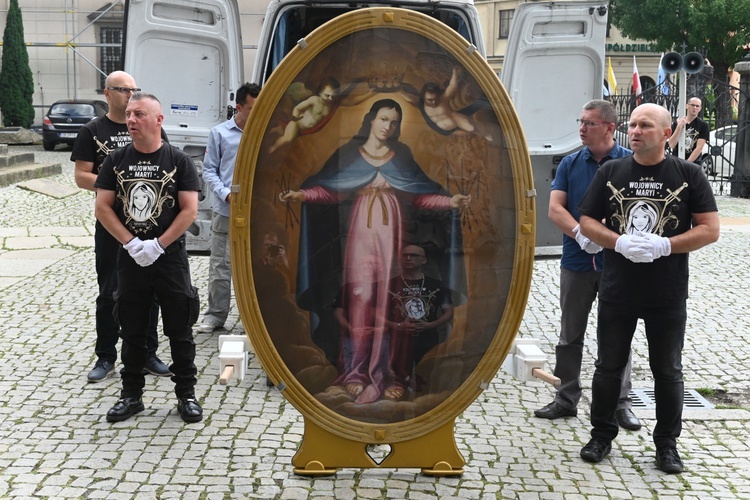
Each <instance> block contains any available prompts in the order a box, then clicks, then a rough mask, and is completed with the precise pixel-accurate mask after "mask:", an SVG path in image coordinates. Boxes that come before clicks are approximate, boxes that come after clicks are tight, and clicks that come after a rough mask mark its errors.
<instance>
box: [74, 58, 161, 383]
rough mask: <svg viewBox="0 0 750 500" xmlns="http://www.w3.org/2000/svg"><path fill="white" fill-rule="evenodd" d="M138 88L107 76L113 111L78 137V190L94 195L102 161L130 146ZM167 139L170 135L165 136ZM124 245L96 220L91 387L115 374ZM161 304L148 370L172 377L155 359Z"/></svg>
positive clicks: (151, 330) (151, 328) (152, 327)
mask: <svg viewBox="0 0 750 500" xmlns="http://www.w3.org/2000/svg"><path fill="white" fill-rule="evenodd" d="M139 90H140V89H139V88H138V87H136V84H135V80H134V79H133V77H132V76H130V75H129V74H128V73H125V72H124V71H115V72H113V73H110V74H109V76H107V79H106V81H105V88H104V97H105V98H106V99H107V102H108V103H109V112H108V113H107V114H106V115H104V116H102V117H100V118H96V119H94V120H91V121H90V122H88V123H87V124H86V125H84V126H83V127H82V128H81V130H80V131H79V132H78V137H76V142H75V144H74V145H73V152H72V153H71V155H70V160H71V161H74V162H75V181H76V184H77V185H78V187H80V188H82V189H88V190H89V191H94V182H95V181H96V176H97V175H98V174H99V169H100V168H101V165H102V162H103V161H104V159H105V158H106V157H107V155H109V154H110V153H111V152H112V151H115V150H116V149H119V148H121V147H123V146H125V145H126V144H130V141H131V139H130V134H129V133H128V127H127V125H126V124H125V107H126V106H127V104H128V99H129V98H130V96H131V95H132V94H133V93H134V92H138V91H139ZM162 139H164V140H166V134H164V133H163V132H162ZM119 248H120V244H119V243H118V241H117V240H116V239H114V238H113V237H112V235H110V234H109V232H107V230H106V229H104V226H102V224H101V223H100V222H99V221H96V226H95V230H94V254H95V255H96V264H95V266H96V280H97V282H98V284H99V295H98V296H97V298H96V344H95V347H94V352H95V353H96V362H95V363H94V368H92V369H91V371H90V372H89V373H88V377H87V378H88V381H89V382H100V381H102V380H104V379H106V378H107V377H109V376H110V375H112V374H113V373H114V372H115V361H117V341H118V340H119V338H120V328H119V327H118V326H117V322H116V321H115V319H114V316H113V313H112V311H113V309H114V307H115V299H114V292H115V289H116V288H117V252H118V251H119ZM158 322H159V304H158V303H157V302H154V304H153V307H152V309H151V319H150V321H149V323H148V327H147V328H148V336H147V341H148V352H149V356H148V359H147V360H146V365H145V367H144V370H145V371H146V372H147V373H152V374H154V375H158V376H161V377H166V376H169V375H171V373H170V372H169V368H168V367H167V365H166V364H164V363H163V362H162V361H161V360H160V359H159V357H158V356H157V355H156V350H157V348H158V338H157V330H156V327H157V324H158Z"/></svg>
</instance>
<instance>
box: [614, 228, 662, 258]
mask: <svg viewBox="0 0 750 500" xmlns="http://www.w3.org/2000/svg"><path fill="white" fill-rule="evenodd" d="M615 252H617V253H621V254H622V255H624V256H625V258H626V259H628V260H630V261H632V262H636V263H639V264H642V263H645V262H653V261H654V246H653V245H652V244H651V242H650V241H649V240H648V238H645V237H643V236H638V235H632V234H623V235H622V236H620V237H619V238H617V242H616V243H615Z"/></svg>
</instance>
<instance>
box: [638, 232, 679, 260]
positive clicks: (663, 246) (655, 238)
mask: <svg viewBox="0 0 750 500" xmlns="http://www.w3.org/2000/svg"><path fill="white" fill-rule="evenodd" d="M639 236H643V237H644V238H646V239H647V240H648V242H649V243H651V245H652V247H653V250H652V251H653V254H654V260H655V259H658V258H659V257H666V256H668V255H669V254H671V253H672V242H671V241H669V238H665V237H663V236H659V235H658V234H656V233H639Z"/></svg>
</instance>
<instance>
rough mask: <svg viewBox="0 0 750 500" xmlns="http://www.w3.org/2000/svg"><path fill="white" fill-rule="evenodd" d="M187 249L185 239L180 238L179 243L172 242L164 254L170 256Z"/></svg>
mask: <svg viewBox="0 0 750 500" xmlns="http://www.w3.org/2000/svg"><path fill="white" fill-rule="evenodd" d="M184 247H185V238H180V239H179V240H177V241H174V242H172V244H171V245H169V246H168V247H167V248H165V249H164V253H165V254H167V255H169V254H171V253H175V252H179V251H180V250H182V249H183V248H184Z"/></svg>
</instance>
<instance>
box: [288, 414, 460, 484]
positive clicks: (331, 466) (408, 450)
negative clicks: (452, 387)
mask: <svg viewBox="0 0 750 500" xmlns="http://www.w3.org/2000/svg"><path fill="white" fill-rule="evenodd" d="M454 423H455V420H451V421H450V422H448V423H447V424H444V425H443V426H441V427H438V428H436V429H435V430H433V431H431V432H429V433H427V434H425V435H423V436H420V437H417V438H414V439H410V440H407V441H401V442H398V443H376V442H373V443H362V442H358V441H352V440H350V439H346V438H342V437H340V436H338V435H336V434H333V433H331V432H329V431H327V430H325V429H323V428H321V427H319V426H318V425H316V424H315V423H313V422H311V421H310V419H305V435H304V437H303V438H302V444H301V445H300V447H299V450H297V454H296V455H295V456H294V458H293V459H292V465H294V467H295V468H294V473H295V474H298V475H300V476H330V475H333V474H335V473H336V470H337V469H339V468H346V467H355V468H402V467H404V468H420V469H422V473H423V474H426V475H429V476H441V477H442V476H460V475H461V474H463V472H464V469H463V466H464V464H465V463H466V462H465V460H464V458H463V457H462V456H461V453H460V452H459V451H458V448H456V443H455V439H454V436H453V426H454ZM368 444H388V445H390V447H391V452H390V453H389V454H388V456H386V457H385V458H384V459H383V460H382V461H381V462H380V463H378V462H376V461H375V460H373V458H372V457H371V456H370V455H369V454H368V453H367V446H368Z"/></svg>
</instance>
